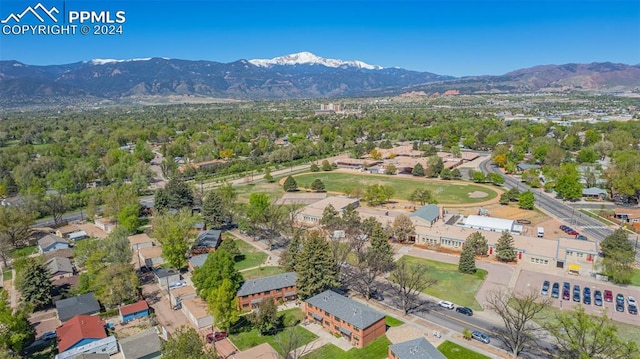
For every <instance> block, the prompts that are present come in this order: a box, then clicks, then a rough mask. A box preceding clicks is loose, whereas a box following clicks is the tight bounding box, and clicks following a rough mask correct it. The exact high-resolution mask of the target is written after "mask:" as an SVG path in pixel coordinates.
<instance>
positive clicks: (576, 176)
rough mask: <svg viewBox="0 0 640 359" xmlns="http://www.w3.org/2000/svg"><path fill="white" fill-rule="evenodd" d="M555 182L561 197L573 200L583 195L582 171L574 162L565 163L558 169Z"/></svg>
mask: <svg viewBox="0 0 640 359" xmlns="http://www.w3.org/2000/svg"><path fill="white" fill-rule="evenodd" d="M555 183H556V185H555V190H556V192H557V193H558V196H560V197H561V198H563V199H568V200H572V199H578V198H581V197H582V184H581V183H580V173H579V172H578V169H577V168H576V166H575V165H574V164H571V163H565V164H563V165H562V166H561V167H560V170H559V171H558V175H557V177H556V181H555Z"/></svg>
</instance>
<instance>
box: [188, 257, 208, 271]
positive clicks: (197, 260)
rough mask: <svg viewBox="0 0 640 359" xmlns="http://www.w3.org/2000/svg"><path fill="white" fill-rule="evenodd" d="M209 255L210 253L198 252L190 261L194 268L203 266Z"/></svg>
mask: <svg viewBox="0 0 640 359" xmlns="http://www.w3.org/2000/svg"><path fill="white" fill-rule="evenodd" d="M208 256H209V253H203V254H198V255H197V256H193V257H191V258H189V263H191V265H192V266H193V268H198V267H202V266H203V265H204V262H205V261H206V260H207V257H208Z"/></svg>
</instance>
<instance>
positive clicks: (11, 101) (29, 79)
mask: <svg viewBox="0 0 640 359" xmlns="http://www.w3.org/2000/svg"><path fill="white" fill-rule="evenodd" d="M449 90H454V92H455V93H462V94H469V93H487V92H535V91H550V90H553V91H559V90H562V91H567V90H597V91H629V90H631V91H638V90H640V64H638V65H625V64H616V63H609V62H605V63H590V64H565V65H544V66H535V67H531V68H527V69H521V70H516V71H512V72H509V73H506V74H504V75H500V76H469V77H462V78H455V77H452V76H446V75H438V74H434V73H430V72H418V71H411V70H406V69H401V68H383V67H381V66H376V65H370V64H367V63H365V62H362V61H357V60H353V61H343V60H337V59H325V58H322V57H319V56H316V55H314V54H312V53H309V52H301V53H297V54H291V55H286V56H281V57H276V58H273V59H254V60H238V61H234V62H231V63H220V62H213V61H191V60H178V59H167V58H144V59H131V60H113V59H95V60H91V61H84V62H77V63H72V64H64V65H48V66H33V65H27V64H24V63H21V62H18V61H13V60H11V61H0V105H3V106H16V105H17V106H19V105H30V104H38V103H59V102H60V101H61V99H66V100H71V101H74V100H76V101H79V100H87V99H88V100H100V99H109V100H116V101H117V100H122V99H127V98H136V97H141V96H170V95H181V96H196V97H215V98H232V99H252V100H258V99H285V98H335V97H355V96H363V97H364V96H383V95H384V96H395V95H400V94H403V93H424V94H427V95H430V94H434V93H443V92H445V91H449ZM63 102H64V101H63Z"/></svg>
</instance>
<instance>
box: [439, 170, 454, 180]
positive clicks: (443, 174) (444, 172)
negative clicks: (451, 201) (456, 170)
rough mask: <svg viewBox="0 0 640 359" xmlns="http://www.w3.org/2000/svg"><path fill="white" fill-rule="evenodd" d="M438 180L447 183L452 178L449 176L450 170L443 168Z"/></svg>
mask: <svg viewBox="0 0 640 359" xmlns="http://www.w3.org/2000/svg"><path fill="white" fill-rule="evenodd" d="M440 178H441V179H443V180H447V181H448V180H450V179H451V178H453V176H452V175H451V169H449V168H446V167H445V168H443V169H442V171H440Z"/></svg>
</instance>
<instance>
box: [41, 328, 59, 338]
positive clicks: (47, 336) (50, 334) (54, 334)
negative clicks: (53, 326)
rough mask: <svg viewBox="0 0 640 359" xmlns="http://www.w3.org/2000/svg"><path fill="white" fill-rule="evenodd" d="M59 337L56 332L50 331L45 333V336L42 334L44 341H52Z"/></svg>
mask: <svg viewBox="0 0 640 359" xmlns="http://www.w3.org/2000/svg"><path fill="white" fill-rule="evenodd" d="M57 337H58V335H57V334H56V331H55V330H50V331H48V332H45V333H44V334H42V340H52V339H55V338H57Z"/></svg>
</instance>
